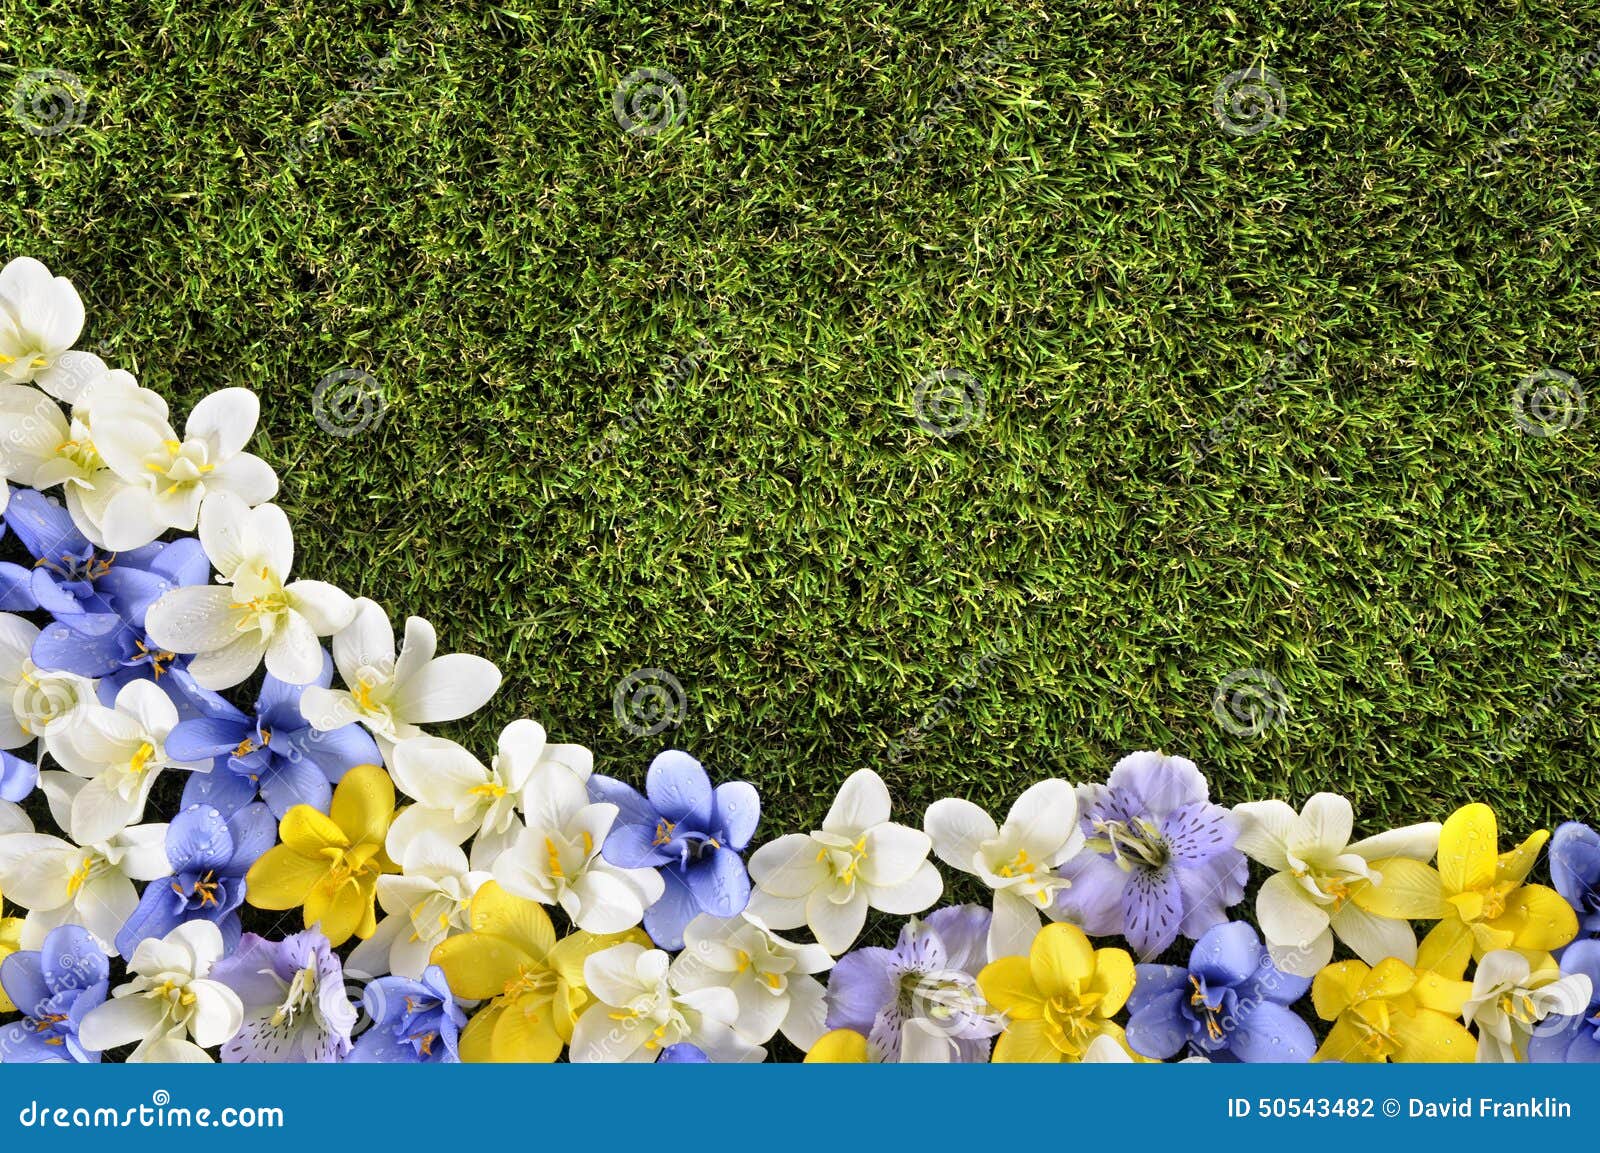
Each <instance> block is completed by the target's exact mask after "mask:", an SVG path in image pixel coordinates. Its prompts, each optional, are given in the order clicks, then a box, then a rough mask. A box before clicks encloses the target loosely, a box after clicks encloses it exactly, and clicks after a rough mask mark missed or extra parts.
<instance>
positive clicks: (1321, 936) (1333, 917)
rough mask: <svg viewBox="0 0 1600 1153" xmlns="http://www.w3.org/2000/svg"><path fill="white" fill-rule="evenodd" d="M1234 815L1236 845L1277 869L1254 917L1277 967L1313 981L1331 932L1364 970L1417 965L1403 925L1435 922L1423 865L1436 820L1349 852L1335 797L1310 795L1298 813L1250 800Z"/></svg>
mask: <svg viewBox="0 0 1600 1153" xmlns="http://www.w3.org/2000/svg"><path fill="white" fill-rule="evenodd" d="M1233 815H1234V817H1235V819H1236V820H1237V822H1238V826H1239V836H1238V840H1237V841H1235V844H1236V845H1237V847H1238V848H1239V849H1240V850H1241V851H1242V852H1244V854H1245V855H1246V856H1248V857H1250V858H1252V859H1253V860H1256V861H1259V862H1260V863H1261V864H1263V865H1265V866H1266V867H1267V868H1269V869H1274V870H1276V872H1274V874H1273V875H1272V876H1270V877H1268V878H1267V880H1266V882H1265V883H1264V884H1263V885H1262V886H1261V891H1260V892H1259V893H1258V894H1257V895H1256V917H1257V919H1258V920H1259V922H1260V924H1261V935H1262V936H1263V937H1264V938H1265V939H1266V942H1267V949H1268V951H1269V953H1270V954H1271V956H1272V962H1273V964H1275V965H1276V966H1277V967H1278V968H1279V969H1282V970H1283V971H1284V972H1285V973H1290V974H1293V975H1294V976H1297V977H1312V976H1315V975H1316V973H1317V971H1318V970H1319V969H1321V968H1322V967H1323V966H1324V965H1326V964H1327V963H1328V960H1329V958H1330V957H1331V956H1332V955H1333V938H1334V935H1335V934H1337V935H1338V937H1339V939H1340V940H1341V941H1343V942H1344V943H1345V944H1346V945H1348V946H1350V948H1351V949H1352V950H1353V951H1354V952H1355V954H1356V956H1358V957H1360V958H1361V959H1362V960H1363V961H1365V962H1366V963H1367V964H1369V965H1376V964H1377V963H1378V962H1379V961H1382V960H1383V959H1384V958H1386V957H1398V958H1399V959H1400V960H1402V961H1404V962H1405V963H1406V964H1408V965H1412V964H1415V963H1416V960H1417V938H1416V934H1415V933H1414V932H1413V931H1412V929H1411V926H1410V924H1408V923H1407V920H1406V918H1408V917H1434V916H1437V915H1438V913H1437V905H1438V896H1439V894H1438V888H1439V886H1438V881H1437V879H1436V878H1435V877H1434V876H1433V872H1432V870H1431V869H1429V868H1427V866H1426V865H1425V864H1424V862H1426V861H1427V860H1428V859H1429V858H1430V857H1432V856H1433V854H1434V853H1435V852H1437V851H1438V848H1439V829H1440V826H1439V824H1438V822H1437V821H1430V822H1428V823H1426V824H1420V825H1408V826H1407V827H1406V828H1403V829H1395V830H1394V831H1393V832H1388V833H1380V834H1379V835H1378V836H1375V837H1367V838H1366V839H1365V840H1361V841H1357V842H1355V843H1354V844H1351V843H1350V831H1351V828H1352V826H1353V824H1354V820H1355V817H1354V813H1353V812H1352V810H1351V808H1350V802H1349V801H1347V800H1346V799H1345V798H1343V797H1340V796H1336V795H1334V794H1333V793H1318V794H1317V795H1316V796H1314V797H1312V798H1311V799H1310V800H1308V801H1307V802H1306V804H1305V808H1304V809H1303V810H1301V812H1300V813H1298V814H1296V813H1295V811H1294V810H1293V809H1291V808H1290V807H1289V806H1288V805H1286V804H1284V803H1283V802H1282V801H1255V802H1251V803H1248V804H1243V805H1237V806H1235V807H1234V810H1233ZM1429 881H1432V884H1431V887H1430V885H1429Z"/></svg>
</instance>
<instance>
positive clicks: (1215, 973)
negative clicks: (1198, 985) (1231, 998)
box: [1189, 921, 1263, 985]
mask: <svg viewBox="0 0 1600 1153" xmlns="http://www.w3.org/2000/svg"><path fill="white" fill-rule="evenodd" d="M1262 953H1263V951H1262V948H1261V939H1260V938H1259V937H1257V936H1256V931H1255V930H1254V929H1252V928H1251V927H1250V926H1249V925H1247V924H1245V923H1244V922H1243V921H1233V922H1230V923H1228V924H1226V925H1217V926H1216V927H1214V928H1211V929H1207V930H1206V933H1205V936H1203V937H1201V938H1200V940H1199V941H1197V942H1196V943H1195V947H1194V952H1192V953H1190V954H1189V970H1190V972H1193V973H1197V974H1199V975H1200V978H1201V979H1202V980H1203V981H1205V983H1206V984H1207V985H1239V984H1242V983H1243V982H1245V981H1246V980H1248V979H1249V978H1251V977H1252V976H1254V975H1255V973H1256V970H1257V969H1259V968H1260V967H1261V957H1262Z"/></svg>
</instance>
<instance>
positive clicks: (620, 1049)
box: [571, 943, 766, 1063]
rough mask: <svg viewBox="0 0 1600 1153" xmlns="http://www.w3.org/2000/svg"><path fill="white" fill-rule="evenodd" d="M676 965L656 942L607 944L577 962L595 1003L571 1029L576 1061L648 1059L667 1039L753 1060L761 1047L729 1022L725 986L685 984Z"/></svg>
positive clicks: (734, 1003) (716, 1055)
mask: <svg viewBox="0 0 1600 1153" xmlns="http://www.w3.org/2000/svg"><path fill="white" fill-rule="evenodd" d="M680 973H681V971H680V970H679V968H678V966H677V965H676V964H673V963H672V962H670V961H669V960H668V958H667V955H666V954H665V953H664V952H662V951H661V950H660V949H646V948H645V947H644V946H643V945H636V944H631V943H630V944H624V945H613V946H612V947H611V948H609V949H602V950H600V952H598V953H595V954H593V955H592V956H590V957H589V958H588V959H587V960H585V961H584V963H583V982H584V984H585V985H587V986H588V989H589V992H590V993H591V994H592V995H593V996H594V997H595V998H596V1003H595V1004H593V1005H590V1006H589V1007H588V1008H587V1009H585V1010H584V1011H583V1016H581V1017H579V1018H578V1023H577V1025H576V1027H575V1028H574V1029H573V1032H572V1049H571V1058H572V1060H573V1061H575V1062H619V1061H628V1062H640V1063H644V1062H650V1061H654V1060H655V1059H656V1058H657V1057H658V1056H660V1054H661V1050H663V1049H665V1048H667V1047H668V1046H669V1045H679V1044H684V1043H687V1044H690V1045H694V1046H696V1047H697V1048H699V1049H700V1051H701V1052H703V1053H704V1054H705V1055H706V1056H707V1057H709V1058H711V1060H713V1061H728V1062H734V1061H760V1060H761V1059H762V1058H764V1057H765V1056H766V1051H765V1050H764V1049H761V1048H760V1047H758V1046H756V1045H752V1044H750V1042H748V1041H746V1040H745V1039H744V1038H742V1037H740V1036H739V1034H738V1032H736V1031H735V1029H734V1021H735V1020H736V1018H737V1017H738V1013H739V1000H738V998H737V997H736V996H735V995H734V992H733V990H732V989H727V988H715V987H712V988H703V989H692V990H690V989H685V988H683V987H682V985H681V984H680Z"/></svg>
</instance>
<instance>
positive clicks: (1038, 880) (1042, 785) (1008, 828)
mask: <svg viewBox="0 0 1600 1153" xmlns="http://www.w3.org/2000/svg"><path fill="white" fill-rule="evenodd" d="M922 827H923V829H925V830H926V831H927V834H928V836H929V837H930V838H931V839H932V841H933V852H934V854H935V855H936V856H937V857H938V858H939V859H940V860H941V861H943V862H944V863H945V864H947V865H949V866H950V867H951V868H952V869H960V870H961V871H962V872H963V873H971V874H972V875H973V876H975V877H977V878H978V879H979V880H980V881H982V882H983V883H984V884H985V885H987V886H988V887H989V888H990V889H992V890H993V891H994V916H993V917H992V918H991V919H990V921H989V950H988V951H989V959H990V960H991V961H994V960H998V959H999V958H1001V957H1015V956H1023V957H1025V956H1027V955H1028V950H1029V949H1030V948H1031V947H1032V945H1033V938H1034V937H1035V936H1036V935H1037V934H1038V932H1039V925H1040V920H1041V918H1040V914H1041V912H1042V911H1044V910H1048V909H1049V908H1050V907H1051V906H1052V905H1054V904H1055V900H1056V894H1057V893H1058V892H1060V891H1061V890H1062V889H1064V888H1066V887H1067V885H1068V882H1067V881H1066V880H1065V879H1064V878H1063V877H1061V876H1059V875H1058V874H1057V873H1056V871H1055V870H1056V868H1057V867H1058V866H1060V865H1062V864H1065V863H1066V862H1067V861H1068V860H1070V859H1071V858H1072V857H1074V856H1076V855H1077V853H1078V851H1079V850H1080V849H1082V848H1083V833H1082V831H1081V830H1080V829H1079V828H1078V797H1077V791H1076V790H1075V789H1074V788H1073V787H1072V786H1071V785H1069V784H1068V783H1067V782H1066V781H1056V780H1050V781H1040V782H1039V783H1038V784H1036V785H1034V786H1033V787H1032V788H1030V789H1029V790H1028V791H1027V792H1025V793H1023V794H1022V795H1021V796H1020V797H1018V798H1017V799H1016V802H1015V803H1014V804H1013V805H1012V806H1011V812H1010V813H1009V814H1007V816H1006V823H1005V824H1004V825H1002V826H1000V827H999V828H996V827H995V823H994V818H993V817H991V816H989V814H988V813H986V812H984V811H983V810H982V809H980V808H979V807H978V806H977V805H974V804H973V803H972V802H971V801H963V800H958V799H956V798H954V797H947V798H945V799H944V800H939V801H935V802H934V803H933V804H931V805H929V806H928V811H927V814H926V815H925V816H924V817H923V818H922Z"/></svg>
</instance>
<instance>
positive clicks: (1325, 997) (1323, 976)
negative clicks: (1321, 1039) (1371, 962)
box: [1311, 961, 1372, 1021]
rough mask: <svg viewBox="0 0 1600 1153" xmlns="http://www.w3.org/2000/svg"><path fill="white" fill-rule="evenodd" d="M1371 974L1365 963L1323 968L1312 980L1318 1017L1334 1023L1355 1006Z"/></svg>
mask: <svg viewBox="0 0 1600 1153" xmlns="http://www.w3.org/2000/svg"><path fill="white" fill-rule="evenodd" d="M1370 972H1372V970H1371V969H1370V968H1368V967H1367V964H1366V962H1364V961H1336V962H1334V963H1333V964H1331V965H1325V966H1323V968H1322V971H1321V972H1319V973H1318V974H1317V975H1316V976H1315V977H1313V978H1312V980H1311V1004H1312V1005H1313V1006H1314V1007H1315V1008H1316V1010H1317V1016H1319V1017H1321V1018H1322V1019H1323V1020H1324V1021H1332V1020H1335V1019H1336V1018H1338V1017H1339V1016H1340V1015H1341V1014H1342V1013H1343V1012H1344V1011H1345V1010H1346V1009H1348V1008H1350V1006H1351V1005H1353V1004H1355V1001H1356V998H1357V997H1358V996H1360V994H1361V986H1362V985H1363V984H1365V983H1366V980H1367V974H1368V973H1370Z"/></svg>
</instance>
